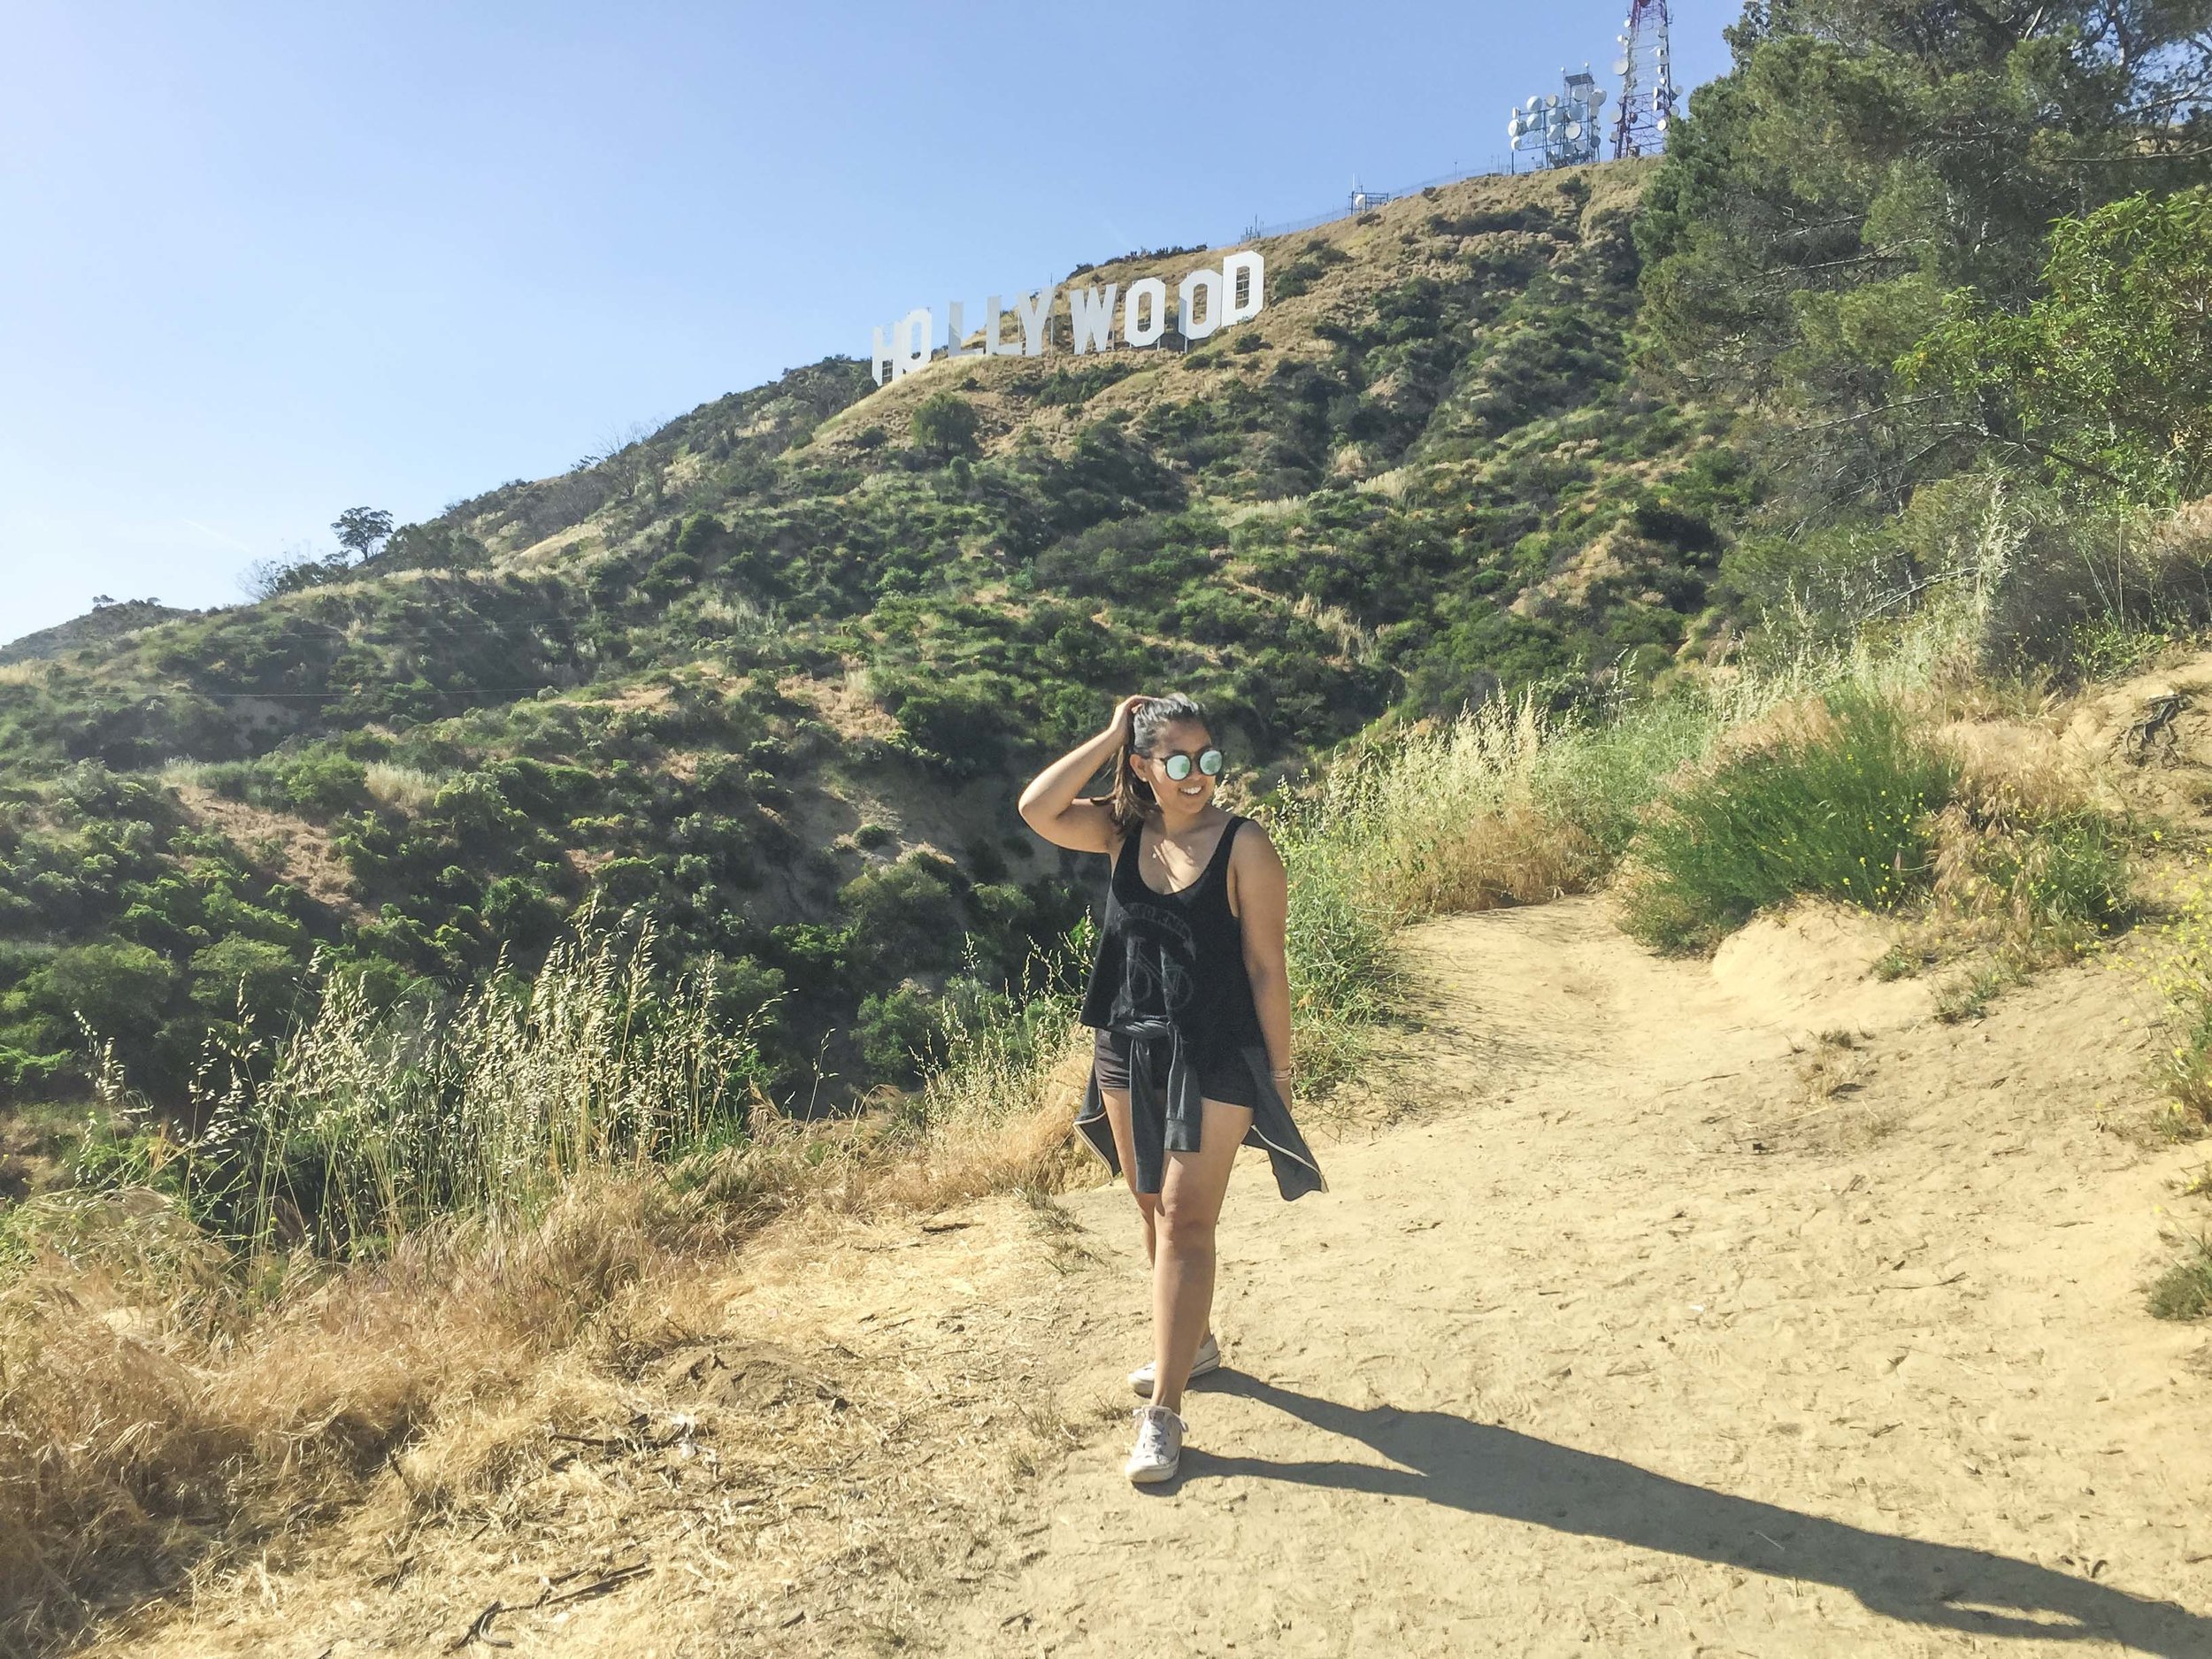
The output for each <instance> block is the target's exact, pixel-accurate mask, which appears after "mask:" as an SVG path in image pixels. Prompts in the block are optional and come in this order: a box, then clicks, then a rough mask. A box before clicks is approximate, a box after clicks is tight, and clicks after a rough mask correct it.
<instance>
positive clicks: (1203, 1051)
mask: <svg viewBox="0 0 2212 1659" xmlns="http://www.w3.org/2000/svg"><path fill="white" fill-rule="evenodd" d="M1109 763H1111V764H1112V765H1113V768H1114V783H1113V792H1112V794H1111V795H1110V796H1108V797H1107V798H1106V799H1104V800H1096V799H1089V798H1086V797H1084V796H1082V795H1079V791H1080V790H1081V789H1082V787H1083V786H1084V785H1085V784H1086V783H1087V782H1088V781H1089V780H1091V779H1092V778H1093V777H1094V775H1096V773H1097V772H1098V771H1099V769H1100V768H1101V767H1102V766H1104V765H1106V764H1109ZM1221 766H1222V759H1221V751H1220V749H1217V748H1216V747H1215V746H1214V740H1213V734H1212V733H1211V731H1210V729H1209V727H1208V725H1207V720H1206V714H1205V710H1203V709H1202V708H1200V707H1199V705H1198V704H1197V703H1194V702H1193V701H1192V700H1191V699H1190V698H1188V697H1186V696H1182V695H1176V696H1171V697H1125V698H1124V699H1123V700H1122V702H1121V704H1120V706H1119V707H1118V708H1117V709H1116V710H1114V718H1113V721H1112V723H1111V724H1110V725H1109V726H1107V728H1106V729H1105V730H1104V731H1103V732H1101V733H1099V734H1098V735H1097V736H1096V737H1094V738H1093V739H1092V740H1091V741H1089V742H1087V743H1086V744H1084V745H1083V746H1082V747H1081V748H1080V749H1074V750H1072V751H1071V752H1070V753H1068V754H1065V755H1063V756H1062V757H1060V758H1059V759H1058V760H1056V761H1054V762H1053V763H1052V764H1051V765H1049V766H1048V767H1046V768H1045V770H1044V771H1043V772H1041V773H1039V774H1038V776H1037V779H1036V780H1035V781H1034V782H1033V783H1032V784H1031V785H1030V786H1029V787H1028V788H1026V789H1025V790H1023V791H1022V797H1021V815H1022V818H1023V820H1024V821H1025V822H1026V823H1027V824H1028V826H1030V828H1032V829H1033V830H1035V831H1036V832H1037V833H1039V834H1040V835H1041V836H1043V837H1044V838H1045V839H1046V840H1047V841H1050V842H1052V843H1053V844H1054V845H1055V846H1058V847H1066V848H1071V849H1073V850H1075V851H1077V852H1086V853H1104V854H1105V855H1106V856H1108V857H1109V858H1110V860H1112V864H1113V876H1112V880H1111V881H1110V884H1109V886H1108V889H1107V900H1106V918H1105V924H1104V926H1103V927H1102V929H1101V931H1100V934H1099V941H1098V956H1097V959H1096V960H1095V961H1094V963H1093V964H1092V965H1091V979H1090V987H1089V989H1088V991H1087V994H1086V995H1085V997H1084V1001H1083V1023H1084V1024H1085V1025H1091V1026H1094V1027H1095V1028H1096V1030H1097V1037H1096V1040H1095V1051H1094V1058H1093V1063H1092V1067H1091V1081H1090V1087H1089V1088H1088V1089H1087V1091H1086V1093H1085V1095H1084V1100H1083V1111H1082V1115H1081V1116H1080V1117H1079V1118H1077V1119H1076V1126H1077V1127H1078V1128H1079V1129H1080V1130H1081V1131H1082V1132H1083V1134H1084V1137H1085V1138H1086V1139H1087V1140H1088V1141H1090V1143H1091V1145H1092V1146H1093V1147H1094V1148H1096V1149H1097V1150H1098V1152H1099V1155H1100V1156H1102V1157H1103V1158H1104V1159H1105V1160H1106V1163H1107V1165H1108V1167H1110V1169H1112V1170H1113V1171H1115V1173H1117V1174H1118V1175H1122V1176H1124V1177H1125V1178H1126V1179H1127V1180H1128V1182H1129V1190H1130V1191H1131V1192H1133V1193H1134V1194H1136V1199H1137V1210H1138V1212H1139V1214H1140V1216H1141V1218H1142V1221H1143V1225H1144V1248H1145V1256H1146V1258H1147V1259H1148V1261H1149V1262H1150V1263H1151V1264H1152V1361H1151V1363H1149V1364H1148V1365H1145V1366H1142V1367H1141V1368H1140V1369H1139V1370H1137V1371H1132V1372H1131V1373H1130V1377H1129V1381H1130V1384H1131V1386H1133V1387H1134V1388H1135V1389H1136V1390H1137V1392H1138V1393H1139V1394H1142V1395H1144V1396H1146V1399H1147V1403H1146V1404H1144V1405H1142V1406H1141V1407H1139V1408H1138V1409H1137V1414H1136V1417H1137V1443H1136V1448H1135V1449H1134V1450H1133V1451H1132V1452H1131V1453H1130V1455H1129V1464H1128V1475H1129V1479H1132V1480H1133V1481H1136V1482H1137V1483H1139V1484H1140V1485H1150V1484H1152V1483H1154V1482H1157V1481H1163V1480H1170V1479H1173V1478H1174V1476H1175V1471H1176V1469H1177V1466H1178V1464H1179V1462H1180V1460H1181V1457H1182V1449H1183V1433H1184V1423H1183V1418H1182V1415H1181V1407H1182V1403H1183V1386H1184V1384H1185V1383H1186V1382H1187V1380H1188V1379H1190V1378H1192V1377H1197V1376H1202V1375H1204V1374H1205V1373H1206V1372H1207V1371H1212V1370H1214V1369H1215V1368H1216V1367H1217V1366H1218V1365H1219V1364H1220V1363H1221V1348H1220V1344H1219V1343H1218V1342H1217V1341H1216V1340H1215V1339H1214V1335H1213V1333H1212V1330H1211V1328H1210V1317H1211V1314H1212V1311H1213V1294H1214V1227H1215V1223H1216V1222H1217V1219H1218V1218H1219V1217H1220V1214H1221V1201H1222V1198H1223V1196H1224V1194H1225V1193H1226V1192H1227V1191H1228V1186H1229V1171H1230V1168H1231V1166H1232V1165H1233V1164H1234V1163H1235V1161H1236V1152H1237V1148H1239V1147H1240V1146H1248V1145H1249V1146H1260V1147H1264V1148H1266V1149H1267V1153H1268V1156H1269V1158H1270V1159H1271V1162H1272V1163H1273V1164H1274V1167H1275V1180H1276V1185H1277V1186H1278V1187H1279V1188H1280V1189H1281V1192H1282V1194H1283V1196H1284V1197H1285V1198H1296V1197H1298V1196H1299V1195H1300V1194H1304V1193H1310V1192H1317V1191H1320V1190H1322V1188H1323V1185H1324V1184H1323V1182H1322V1179H1321V1171H1320V1170H1319V1168H1318V1167H1317V1165H1316V1164H1315V1163H1314V1161H1313V1154H1312V1153H1311V1152H1310V1151H1309V1150H1308V1149H1307V1148H1306V1143H1305V1141H1304V1140H1303V1138H1302V1137H1301V1136H1300V1134H1299V1133H1298V1130H1297V1126H1296V1125H1294V1124H1293V1123H1292V1122H1291V1118H1290V1096H1291V1071H1290V981H1289V978H1288V975H1287V973H1286V969H1285V964H1284V953H1283V930H1284V919H1285V915H1286V907H1287V904H1288V899H1289V889H1288V887H1287V884H1286V880H1285V878H1284V873H1283V861H1282V860H1281V858H1280V857H1279V856H1277V855H1276V851H1275V847H1274V843H1272V842H1271V841H1269V840H1268V838H1267V832H1266V831H1265V830H1263V829H1262V828H1261V827H1260V826H1258V825H1257V824H1255V823H1253V822H1252V821H1251V820H1250V819H1249V818H1239V817H1236V816H1234V815H1233V814H1231V813H1228V812H1225V811H1224V810H1222V809H1221V808H1220V807H1218V806H1217V805H1216V804H1215V803H1214V789H1215V787H1216V784H1217V780H1218V779H1219V778H1220V775H1221Z"/></svg>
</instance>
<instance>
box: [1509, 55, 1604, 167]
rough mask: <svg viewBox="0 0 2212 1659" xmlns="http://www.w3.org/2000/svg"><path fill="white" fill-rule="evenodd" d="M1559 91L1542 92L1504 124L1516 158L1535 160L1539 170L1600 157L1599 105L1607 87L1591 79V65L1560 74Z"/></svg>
mask: <svg viewBox="0 0 2212 1659" xmlns="http://www.w3.org/2000/svg"><path fill="white" fill-rule="evenodd" d="M1559 78H1560V81H1562V83H1563V86H1564V88H1565V89H1564V90H1563V91H1560V92H1546V93H1540V94H1537V95H1535V96H1532V97H1531V98H1530V99H1529V100H1528V102H1527V103H1525V104H1522V105H1521V106H1520V107H1519V108H1518V109H1517V110H1515V111H1513V112H1512V114H1511V116H1510V117H1509V119H1508V120H1507V121H1506V124H1505V135H1506V136H1507V137H1508V138H1509V139H1511V140H1512V141H1513V150H1514V153H1515V154H1516V155H1526V156H1530V157H1533V158H1534V160H1535V163H1536V165H1538V166H1540V167H1579V166H1581V165H1584V164H1585V163H1586V162H1592V161H1595V160H1596V159H1597V158H1598V150H1599V134H1598V106H1599V105H1600V104H1603V103H1604V102H1605V88H1602V87H1601V86H1599V85H1598V83H1597V82H1596V81H1594V80H1593V79H1592V78H1591V74H1590V65H1587V64H1585V65H1582V73H1579V74H1574V75H1571V74H1569V73H1567V72H1566V71H1565V70H1561V71H1560V72H1559Z"/></svg>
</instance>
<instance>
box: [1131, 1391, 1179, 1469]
mask: <svg viewBox="0 0 2212 1659" xmlns="http://www.w3.org/2000/svg"><path fill="white" fill-rule="evenodd" d="M1133 1415H1134V1416H1135V1417H1136V1419H1137V1445H1136V1449H1135V1450H1133V1451H1132V1452H1131V1453H1130V1454H1129V1462H1128V1463H1127V1464H1126V1465H1125V1468H1124V1471H1123V1472H1124V1473H1125V1474H1126V1475H1127V1476H1128V1477H1129V1479H1131V1480H1133V1481H1134V1482H1136V1484H1137V1485H1139V1486H1157V1485H1158V1484H1159V1483H1160V1482H1161V1481H1163V1480H1172V1479H1175V1471H1176V1470H1177V1468H1178V1467H1179V1466H1180V1465H1181V1463H1182V1461H1183V1419H1182V1418H1180V1417H1177V1416H1176V1415H1175V1413H1173V1412H1172V1411H1171V1410H1169V1409H1167V1408H1166V1407H1165V1406H1139V1407H1138V1408H1137V1409H1136V1411H1135V1412H1134V1414H1133Z"/></svg>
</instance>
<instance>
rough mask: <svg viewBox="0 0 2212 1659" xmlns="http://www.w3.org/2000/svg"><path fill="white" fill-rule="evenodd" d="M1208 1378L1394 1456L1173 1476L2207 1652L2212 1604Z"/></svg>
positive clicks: (2157, 1650) (1997, 1623) (1956, 1626)
mask: <svg viewBox="0 0 2212 1659" xmlns="http://www.w3.org/2000/svg"><path fill="white" fill-rule="evenodd" d="M1210 1383H1211V1386H1210V1388H1209V1390H1208V1392H1210V1393H1217V1394H1241V1395H1242V1396H1244V1398H1246V1399H1248V1400H1255V1401H1257V1402H1260V1403H1261V1404H1263V1405H1270V1406H1273V1407H1275V1408H1277V1409H1279V1410H1282V1411H1286V1412H1288V1413H1289V1414H1290V1415H1291V1416H1293V1417H1300V1418H1302V1419H1303V1420H1304V1421H1306V1422H1308V1423H1310V1424H1312V1425H1314V1426H1315V1427H1316V1428H1318V1429H1321V1430H1324V1431H1325V1432H1328V1433H1331V1434H1340V1435H1342V1436H1344V1437H1345V1438H1347V1439H1348V1440H1359V1441H1361V1442H1363V1443H1364V1444H1365V1445H1367V1446H1370V1447H1371V1448H1374V1449H1375V1450H1376V1451H1377V1452H1379V1453H1380V1454H1381V1455H1383V1456H1385V1457H1386V1458H1388V1459H1389V1460H1390V1461H1391V1462H1392V1463H1398V1464H1401V1465H1403V1467H1402V1468H1398V1469H1383V1468H1378V1467H1376V1466H1375V1465H1373V1464H1371V1463H1275V1462H1271V1461H1270V1460H1268V1459H1266V1458H1259V1457H1213V1456H1208V1455H1202V1454H1201V1455H1195V1456H1191V1457H1189V1458H1188V1459H1187V1462H1186V1463H1185V1470H1186V1473H1185V1475H1184V1478H1183V1479H1182V1480H1181V1481H1179V1482H1178V1483H1177V1484H1178V1486H1182V1485H1187V1484H1188V1483H1190V1482H1192V1481H1200V1480H1213V1479H1227V1478H1233V1477H1236V1476H1243V1477H1246V1478H1247V1479H1259V1480H1291V1481H1300V1482H1303V1483H1304V1484H1306V1485H1309V1486H1333V1487H1336V1488H1338V1489H1340V1490H1342V1491H1346V1492H1367V1493H1373V1494H1378V1495H1387V1496H1390V1497H1402V1498H1418V1499H1425V1500H1426V1501H1427V1502H1431V1503H1440V1504H1444V1505H1447V1506H1448V1507H1450V1508H1452V1509H1464V1510H1466V1511H1468V1512H1470V1513H1471V1514H1476V1515H1494V1516H1499V1517H1503V1518H1505V1519H1507V1520H1514V1521H1525V1522H1527V1523H1529V1524H1530V1525H1534V1526H1548V1527H1551V1528H1553V1529H1555V1531H1558V1532H1578V1533H1581V1534H1584V1535H1586V1536H1588V1537H1592V1538H1609V1539H1613V1540H1616V1541H1617V1542H1619V1543H1623V1544H1631V1545H1633V1546H1635V1547H1636V1548H1640V1549H1652V1550H1661V1551H1664V1552H1666V1553H1667V1554H1670V1555H1686V1556H1690V1557H1692V1558H1693V1559H1695V1560H1700V1561H1710V1562H1717V1563H1722V1564H1724V1565H1726V1566H1731V1567H1735V1568H1738V1569H1740V1570H1741V1571H1746V1572H1759V1573H1766V1574H1769V1575H1770V1576H1772V1577H1776V1578H1799V1579H1805V1580H1809V1581H1811V1582H1814V1583H1819V1584H1832V1585H1834V1586H1837V1587H1838V1588H1839V1589H1844V1590H1848V1591H1849V1592H1850V1593H1851V1594H1854V1595H1855V1596H1857V1597H1858V1598H1859V1600H1860V1601H1861V1602H1863V1604H1864V1605H1865V1606H1866V1607H1867V1608H1868V1609H1870V1610H1872V1611H1874V1612H1876V1613H1879V1614H1882V1615H1884V1616H1885V1617H1890V1618H1893V1619H1898V1620H1901V1621H1903V1622H1905V1623H1908V1624H1922V1625H1934V1626H1938V1627H1940V1628H1942V1629H1947V1630H1956V1631H1967V1632H1972V1633H1974V1634H1976V1635H1978V1636H2018V1637H2032V1638H2036V1639H2039V1640H2044V1641H2066V1640H2077V1641H2093V1640H2101V1641H2114V1640H2116V1641H2118V1642H2121V1643H2123V1644H2124V1645H2125V1646H2126V1647H2131V1648H2134V1649H2138V1650H2140V1651H2142V1652H2146V1653H2153V1654H2170V1655H2208V1654H2212V1620H2208V1619H2204V1618H2200V1617H2198V1616H2196V1615H2195V1614H2193V1613H2190V1612H2188V1611H2186V1610H2185V1609H2182V1608H2179V1607H2177V1606H2174V1605H2173V1604H2171V1603H2170V1602H2164V1601H2145V1600H2143V1599H2142V1598H2140V1597H2139V1596H2132V1595H2130V1594H2126V1593H2125V1592H2124V1591H2122V1590H2117V1589H2114V1588H2112V1587H2110V1586H2106V1585H2101V1584H2095V1583H2093V1582H2091V1581H2090V1580H2089V1579H2087V1578H2076V1577H2074V1576H2072V1575H2070V1574H2068V1573H2063V1572H2054V1571H2051V1570H2050V1569H2048V1568H2045V1567H2039V1566H2036V1565H2034V1564H2032V1563H2029V1562H2024V1561H2015V1560H2012V1559H2011V1558H2010V1557H2008V1556H2005V1555H1991V1554H1989V1553H1988V1552H1987V1551H1985V1550H1978V1549H1962V1548H1956V1547H1955V1546H1952V1545H1948V1544H1928V1543H1923V1542H1921V1541H1920V1540H1917V1539H1911V1538H1899V1537H1895V1536H1893V1535H1891V1534H1889V1533H1886V1532H1867V1531H1865V1530H1863V1529H1862V1528H1860V1527H1856V1526H1847V1525H1844V1524H1843V1523H1842V1522H1840V1521H1830V1520H1824V1519H1823V1518H1822V1517H1819V1516H1816V1515H1804V1514H1801V1513H1799V1512H1798V1511H1797V1510H1795V1509H1781V1508H1778V1506H1776V1505H1774V1504H1771V1503H1759V1502H1754V1501H1753V1500H1751V1499H1748V1498H1735V1497H1730V1496H1729V1495H1728V1494H1725V1493H1720V1492H1711V1491H1708V1490H1707V1489H1706V1488H1705V1487H1703V1486H1691V1485H1689V1484H1687V1483H1686V1482H1684V1481H1680V1480H1671V1479H1668V1478H1667V1477H1665V1476H1664V1475H1655V1474H1653V1473H1652V1472H1651V1471H1648V1470H1645V1469H1639V1468H1637V1467H1636V1465H1635V1464H1633V1463H1623V1462H1621V1461H1620V1460H1619V1459H1617V1458H1613V1457H1601V1456H1598V1455H1595V1454H1594V1453H1590V1452H1578V1451H1575V1450H1573V1449H1571V1448H1568V1447H1564V1446H1555V1445H1553V1444H1552V1443H1551V1442H1550V1441H1548V1440H1537V1439H1535V1438H1534V1437H1532V1436H1531V1435H1526V1434H1517V1433H1516V1432H1513V1431H1512V1430H1511V1429H1506V1428H1499V1427H1495V1426H1494V1425H1487V1424H1481V1423H1473V1422H1470V1421H1469V1420H1468V1419H1466V1418H1465V1417H1453V1416H1451V1415H1449V1414H1448V1413H1446V1412H1441V1411H1401V1410H1397V1409H1393V1408H1391V1407H1386V1406H1385V1407H1378V1408H1375V1409H1371V1410H1358V1409H1354V1408H1352V1407H1350V1406H1343V1405H1339V1404H1337V1403H1336V1402H1334V1401H1331V1400H1322V1399H1318V1398H1316V1397H1315V1396H1314V1395H1311V1394H1300V1393H1298V1392H1297V1391H1296V1390H1294V1389H1290V1388H1279V1387H1277V1386H1274V1385H1273V1384H1271V1383H1264V1382H1261V1381H1259V1380H1258V1379H1255V1378H1251V1377H1246V1376H1242V1375H1240V1374H1238V1373H1235V1372H1228V1371H1224V1372H1220V1373H1217V1375H1216V1377H1214V1378H1213V1379H1210Z"/></svg>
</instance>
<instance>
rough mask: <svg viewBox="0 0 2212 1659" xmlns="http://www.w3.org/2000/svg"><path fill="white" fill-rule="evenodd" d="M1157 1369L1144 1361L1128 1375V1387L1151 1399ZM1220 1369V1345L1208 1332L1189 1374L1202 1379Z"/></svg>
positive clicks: (1149, 1362) (1201, 1341) (1201, 1342)
mask: <svg viewBox="0 0 2212 1659" xmlns="http://www.w3.org/2000/svg"><path fill="white" fill-rule="evenodd" d="M1157 1369H1158V1368H1157V1367H1156V1365H1154V1363H1152V1362H1151V1361H1150V1360H1147V1361H1145V1363H1143V1364H1141V1365H1140V1366H1138V1367H1137V1369H1136V1370H1134V1371H1131V1372H1130V1373H1129V1386H1131V1387H1132V1388H1133V1389H1135V1390H1136V1391H1137V1392H1138V1393H1139V1394H1141V1395H1143V1396H1144V1398H1146V1399H1147V1400H1149V1399H1151V1398H1152V1382H1153V1373H1154V1371H1156V1370H1157ZM1220 1369H1221V1344H1220V1343H1218V1342H1217V1341H1215V1340H1214V1333H1212V1332H1211V1331H1209V1332H1207V1333H1206V1334H1205V1336H1204V1337H1203V1338H1202V1339H1201V1340H1200V1341H1199V1344H1198V1357H1197V1358H1196V1359H1194V1360H1193V1361H1191V1363H1190V1374H1191V1377H1192V1378H1193V1379H1196V1378H1200V1377H1203V1376H1204V1375H1205V1374H1206V1373H1207V1372H1208V1371H1219V1370H1220Z"/></svg>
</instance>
